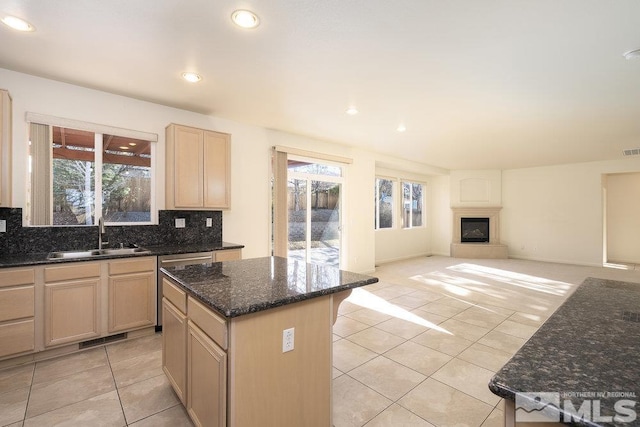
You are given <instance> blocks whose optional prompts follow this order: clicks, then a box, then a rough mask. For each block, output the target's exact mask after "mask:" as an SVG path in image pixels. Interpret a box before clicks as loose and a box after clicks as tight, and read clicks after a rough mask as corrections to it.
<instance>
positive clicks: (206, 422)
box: [187, 322, 227, 427]
mask: <svg viewBox="0 0 640 427" xmlns="http://www.w3.org/2000/svg"><path fill="white" fill-rule="evenodd" d="M188 340H189V343H188V350H187V357H188V363H187V386H188V392H187V411H188V412H189V415H190V416H191V419H192V420H193V422H194V423H195V424H196V425H197V426H218V427H224V426H226V424H227V355H226V353H225V352H224V351H223V350H222V349H221V348H220V347H218V346H217V345H216V344H215V343H214V342H213V341H212V340H211V339H210V338H209V337H207V336H206V335H205V334H204V333H203V332H202V331H201V330H200V329H199V328H198V327H197V326H196V325H195V324H194V323H192V322H189V337H188Z"/></svg>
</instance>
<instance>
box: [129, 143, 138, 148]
mask: <svg viewBox="0 0 640 427" xmlns="http://www.w3.org/2000/svg"><path fill="white" fill-rule="evenodd" d="M129 145H130V146H132V147H135V146H136V145H138V144H136V143H135V142H130V143H129Z"/></svg>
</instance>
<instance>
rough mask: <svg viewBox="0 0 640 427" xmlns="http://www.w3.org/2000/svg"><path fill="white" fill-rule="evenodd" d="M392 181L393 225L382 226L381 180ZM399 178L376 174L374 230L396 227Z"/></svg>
mask: <svg viewBox="0 0 640 427" xmlns="http://www.w3.org/2000/svg"><path fill="white" fill-rule="evenodd" d="M381 180H384V181H390V182H391V227H380V181H381ZM396 181H397V180H396V179H394V178H389V177H385V176H376V179H375V206H374V215H375V219H374V221H375V223H374V230H375V231H381V230H393V229H394V228H396V223H397V221H396V216H397V215H396V205H397V203H396V194H397V193H398V190H397V182H396Z"/></svg>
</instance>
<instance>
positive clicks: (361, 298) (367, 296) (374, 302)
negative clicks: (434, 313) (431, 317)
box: [346, 288, 453, 335]
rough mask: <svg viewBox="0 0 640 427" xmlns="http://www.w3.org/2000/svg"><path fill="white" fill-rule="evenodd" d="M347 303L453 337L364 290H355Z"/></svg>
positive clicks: (442, 329)
mask: <svg viewBox="0 0 640 427" xmlns="http://www.w3.org/2000/svg"><path fill="white" fill-rule="evenodd" d="M346 301H349V302H350V303H352V304H356V305H359V306H360V307H364V308H368V309H370V310H375V311H377V312H379V313H383V314H387V315H389V316H393V317H396V318H398V319H402V320H406V321H408V322H412V323H415V324H417V325H420V326H424V327H427V328H432V329H435V330H437V331H439V332H444V333H446V334H448V335H453V334H452V333H451V332H449V331H447V330H446V329H444V328H442V327H440V326H438V325H436V324H435V323H432V322H429V321H428V320H425V319H423V318H422V317H420V316H418V315H417V314H415V313H412V312H410V311H408V310H407V309H404V308H402V307H398V306H397V305H395V304H391V303H390V302H388V301H387V300H385V299H384V298H380V297H379V296H377V295H374V294H372V293H371V292H368V291H365V290H364V289H362V288H355V289H353V291H352V292H351V295H350V296H349V298H347V299H346Z"/></svg>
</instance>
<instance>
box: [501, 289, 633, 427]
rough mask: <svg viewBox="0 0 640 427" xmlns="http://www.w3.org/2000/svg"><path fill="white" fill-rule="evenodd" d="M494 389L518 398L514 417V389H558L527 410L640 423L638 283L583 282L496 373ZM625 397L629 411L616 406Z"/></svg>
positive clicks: (592, 421) (590, 422)
mask: <svg viewBox="0 0 640 427" xmlns="http://www.w3.org/2000/svg"><path fill="white" fill-rule="evenodd" d="M489 388H490V389H491V391H492V392H493V393H494V394H497V395H498V396H501V397H503V398H505V399H508V400H510V401H515V402H516V405H515V410H516V415H517V414H518V412H517V411H518V401H516V394H517V393H534V394H535V393H537V394H542V393H545V394H546V393H551V395H547V397H550V398H551V397H554V394H555V396H556V397H559V400H556V401H554V402H549V401H545V397H542V400H540V399H539V397H537V398H535V400H536V403H537V404H538V407H537V408H525V406H524V405H523V406H522V410H524V411H527V409H535V410H541V408H543V407H545V406H546V407H547V408H548V409H547V410H552V412H551V413H553V411H555V413H553V415H552V417H553V416H556V417H559V419H558V420H559V421H565V416H566V420H568V419H569V418H570V417H569V416H568V415H569V414H570V413H572V412H573V413H574V414H576V413H579V412H583V413H585V414H586V416H585V417H584V419H579V418H580V417H577V418H578V419H576V417H574V419H573V421H572V422H573V424H574V425H584V426H630V425H637V424H634V423H637V422H639V420H635V418H634V420H635V421H633V422H631V423H629V421H630V417H633V415H632V414H635V411H637V412H640V405H637V400H638V397H639V396H640V284H638V283H629V282H619V281H613V280H604V279H596V278H588V279H586V280H585V281H584V283H582V284H581V285H580V286H579V287H578V289H577V290H576V291H575V292H574V294H573V295H571V297H569V298H568V299H567V300H566V301H565V303H564V304H563V305H562V306H561V307H560V308H559V309H558V310H557V311H556V312H555V313H554V314H553V315H552V316H551V317H550V318H549V319H548V320H547V321H546V322H545V323H544V324H543V325H542V326H541V327H540V329H539V330H538V331H537V332H536V333H535V334H534V335H533V336H532V337H531V338H530V339H529V341H527V342H526V343H525V344H524V346H523V347H522V348H521V349H520V350H519V351H518V352H517V353H516V354H515V355H514V356H513V358H512V359H511V360H510V361H509V362H507V364H506V365H505V366H504V367H503V368H502V369H501V370H500V371H498V372H497V373H496V374H495V376H494V377H493V378H492V379H491V381H490V382H489ZM519 396H522V395H521V394H519ZM625 399H626V400H627V402H626V403H619V405H622V406H625V407H626V408H622V409H620V406H619V407H618V408H617V409H618V410H616V407H615V405H616V402H618V401H620V400H625ZM585 401H586V403H585ZM630 401H633V402H634V405H635V408H633V407H631V408H630V405H631V403H630ZM521 402H522V400H521ZM583 405H584V406H583ZM587 405H590V406H589V407H587ZM596 406H598V408H596ZM554 407H557V408H558V410H555V409H553V408H554ZM572 408H575V409H576V410H577V412H574V411H573V409H572ZM598 409H599V411H598ZM527 412H530V411H527ZM558 420H556V421H558Z"/></svg>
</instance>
